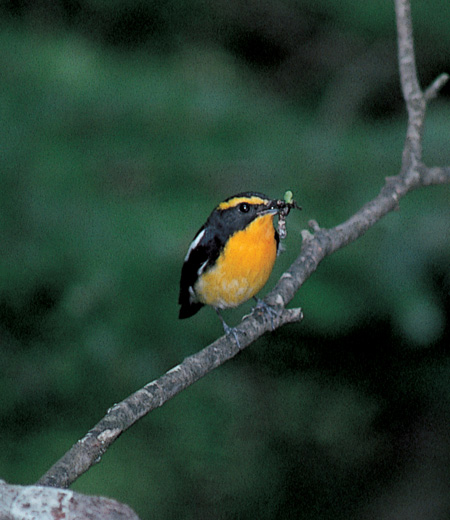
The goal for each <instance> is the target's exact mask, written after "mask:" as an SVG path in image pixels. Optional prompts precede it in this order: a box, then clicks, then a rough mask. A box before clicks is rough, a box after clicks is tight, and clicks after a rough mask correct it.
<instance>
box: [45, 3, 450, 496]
mask: <svg viewBox="0 0 450 520" xmlns="http://www.w3.org/2000/svg"><path fill="white" fill-rule="evenodd" d="M395 10H396V19H397V33H398V60H399V70H400V80H401V85H402V91H403V96H404V98H405V103H406V108H407V112H408V125H407V131H406V140H405V146H404V150H403V155H402V166H401V169H400V172H399V174H398V175H396V176H394V177H388V178H387V179H386V182H385V184H384V186H383V187H382V189H381V191H380V193H379V194H378V196H377V197H375V198H374V199H373V200H371V201H370V202H368V203H367V204H365V205H364V206H363V207H362V208H361V209H360V210H359V211H357V212H356V213H355V214H354V215H353V216H351V217H350V218H349V219H348V220H347V221H345V222H343V223H342V224H339V225H338V226H336V227H334V228H331V229H321V228H320V227H319V225H318V224H317V223H316V222H314V221H312V222H311V223H310V227H311V231H304V232H303V233H302V236H303V244H302V247H301V251H300V254H299V256H298V258H297V259H296V260H295V261H294V263H293V264H292V265H291V266H290V268H289V269H288V270H287V271H286V272H285V273H284V274H283V275H282V276H281V278H280V280H279V281H278V283H277V285H276V286H275V288H274V290H273V291H272V292H271V293H270V294H269V295H268V296H267V297H266V302H267V303H268V304H270V305H272V306H274V307H277V308H278V309H279V311H280V313H279V316H278V317H277V318H275V319H274V327H275V328H277V327H281V326H282V325H285V324H286V323H292V322H295V321H299V320H301V319H302V312H301V310H300V309H286V308H285V307H286V305H287V304H288V303H289V302H290V301H291V299H292V298H293V297H294V294H295V293H296V292H297V291H298V290H299V288H300V287H301V286H302V284H303V283H304V282H305V280H307V279H308V278H309V277H310V276H311V274H312V273H313V272H314V271H315V270H316V269H317V267H318V265H319V263H320V262H321V260H322V259H323V258H325V257H326V256H328V255H330V254H332V253H333V252H334V251H336V250H338V249H340V248H342V247H344V246H346V245H347V244H349V243H351V242H353V241H354V240H356V239H357V238H359V237H361V236H362V235H364V233H365V232H366V231H367V230H368V229H369V228H371V227H372V226H373V225H374V224H376V223H377V222H378V221H379V220H380V219H381V218H382V217H383V216H384V215H386V214H387V213H389V212H390V211H393V210H395V209H397V207H398V205H399V201H400V199H401V198H402V197H404V196H405V195H406V194H407V193H408V192H409V191H411V190H413V189H416V188H419V187H421V186H429V185H432V184H444V183H449V182H450V166H446V167H438V166H434V167H427V166H426V165H424V164H423V163H422V132H423V124H424V121H425V110H426V106H427V102H428V101H429V100H430V99H432V98H434V97H435V96H436V95H437V93H438V91H439V89H440V88H442V86H443V85H444V83H445V82H446V81H447V80H448V75H446V74H443V75H441V76H439V77H438V78H437V79H436V80H435V81H434V82H433V83H432V85H431V86H430V87H428V89H426V90H425V92H423V91H422V90H421V88H420V86H419V82H418V79H417V72H416V64H415V56H414V45H413V37H412V22H411V12H410V11H411V10H410V2H409V0H395ZM270 329H271V323H270V321H268V320H267V319H266V317H265V316H264V315H263V314H261V313H260V312H258V311H255V312H253V313H252V314H251V315H250V316H248V317H246V318H245V319H244V320H243V322H242V323H241V324H240V325H239V327H237V331H238V334H239V340H240V344H241V348H245V347H247V346H248V345H249V344H251V343H253V342H254V341H255V340H256V339H257V338H259V337H260V336H261V335H262V334H264V333H265V332H266V331H268V330H270ZM238 352H239V348H238V346H237V345H236V342H235V341H234V339H233V338H232V337H225V336H224V337H222V338H219V339H218V340H217V341H215V342H214V343H212V344H211V345H209V346H208V347H206V348H204V349H203V350H201V351H200V352H198V353H196V354H194V355H192V356H190V357H188V358H186V359H185V360H184V361H183V362H182V363H180V364H179V365H177V366H176V367H175V368H173V369H172V370H169V371H168V372H167V373H166V374H164V375H163V376H162V377H160V378H159V379H157V380H155V381H152V382H151V383H149V384H147V385H146V386H144V388H142V389H140V390H138V391H137V392H135V393H134V394H132V395H131V396H129V397H128V398H126V399H125V400H124V401H122V402H121V403H118V404H116V405H114V406H113V407H112V408H111V409H110V410H108V412H107V414H106V415H105V417H104V418H103V419H102V420H101V421H100V422H99V423H98V424H97V425H96V426H94V428H92V430H90V431H89V432H88V433H87V434H86V435H85V436H84V437H83V438H82V439H81V440H79V441H78V442H77V443H76V444H75V445H74V446H73V447H72V448H71V449H70V450H69V451H68V452H67V453H66V454H65V455H64V456H63V457H62V458H61V459H60V460H59V461H57V462H56V463H55V465H54V466H53V467H52V468H50V469H49V471H48V472H47V473H46V474H45V475H44V476H43V477H42V478H41V479H40V480H39V484H41V485H45V486H56V487H67V486H69V485H70V484H71V483H72V482H74V481H75V480H76V479H77V478H78V477H79V476H80V475H81V474H82V473H84V472H85V471H87V470H88V469H89V468H90V467H91V466H92V465H93V464H95V463H97V462H99V461H100V459H101V457H102V455H103V454H104V453H105V452H106V450H107V449H108V447H109V446H110V445H111V444H112V443H113V442H114V441H115V440H116V439H117V437H119V435H121V434H122V433H123V432H124V431H125V430H126V429H128V428H129V427H130V426H132V425H133V424H134V423H135V422H136V421H138V420H139V419H140V418H142V417H143V416H145V415H146V414H148V413H149V412H150V411H152V410H154V409H155V408H157V407H159V406H162V405H163V404H164V403H165V402H167V401H168V400H169V399H171V398H172V397H174V396H175V395H177V394H178V393H179V392H181V391H182V390H184V389H185V388H187V387H188V386H190V385H191V384H193V383H195V382H196V381H198V380H199V379H200V378H202V377H203V376H205V375H206V374H208V373H209V372H211V371H212V370H214V369H215V368H217V367H218V366H220V365H221V364H222V363H224V362H225V361H227V360H229V359H231V358H232V357H233V356H235V355H236V354H237V353H238Z"/></svg>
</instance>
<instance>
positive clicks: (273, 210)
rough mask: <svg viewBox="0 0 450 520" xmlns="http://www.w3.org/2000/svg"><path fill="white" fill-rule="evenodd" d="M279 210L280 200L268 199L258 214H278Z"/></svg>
mask: <svg viewBox="0 0 450 520" xmlns="http://www.w3.org/2000/svg"><path fill="white" fill-rule="evenodd" d="M278 212H279V207H278V201H277V200H276V199H274V200H269V201H267V203H266V204H264V205H263V206H261V209H260V210H259V211H258V215H260V216H262V215H276V214H277V213H278Z"/></svg>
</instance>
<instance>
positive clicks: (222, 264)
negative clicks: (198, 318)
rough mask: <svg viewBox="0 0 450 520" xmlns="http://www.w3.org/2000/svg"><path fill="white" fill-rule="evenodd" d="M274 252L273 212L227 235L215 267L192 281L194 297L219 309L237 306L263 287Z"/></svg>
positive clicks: (274, 255)
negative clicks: (193, 282)
mask: <svg viewBox="0 0 450 520" xmlns="http://www.w3.org/2000/svg"><path fill="white" fill-rule="evenodd" d="M276 256H277V245H276V241H275V230H274V227H273V215H265V216H262V217H259V218H257V219H255V220H254V221H253V222H252V223H251V224H250V225H249V226H247V228H246V229H244V230H242V231H238V232H236V233H235V234H234V235H233V236H232V237H231V238H230V239H229V241H228V243H227V245H226V246H225V248H224V250H223V252H222V255H221V256H220V258H219V259H218V260H217V262H216V264H215V265H214V267H213V268H212V269H210V270H209V271H206V272H205V273H204V274H203V275H202V276H201V277H200V279H199V280H198V281H197V283H196V284H195V287H194V291H195V293H196V295H197V298H198V299H199V300H200V301H201V302H202V303H205V304H206V305H212V306H213V307H218V308H219V309H225V308H227V307H237V306H238V305H240V304H241V303H243V302H245V301H247V300H249V299H250V298H252V297H253V296H254V295H255V294H256V293H258V292H259V291H260V290H261V289H262V288H263V287H264V285H265V283H266V282H267V280H268V278H269V276H270V273H271V272H272V269H273V266H274V263H275V259H276Z"/></svg>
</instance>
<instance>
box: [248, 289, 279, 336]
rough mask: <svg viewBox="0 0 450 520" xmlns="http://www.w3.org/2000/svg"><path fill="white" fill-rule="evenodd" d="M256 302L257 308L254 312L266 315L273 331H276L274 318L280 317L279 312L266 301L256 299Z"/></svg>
mask: <svg viewBox="0 0 450 520" xmlns="http://www.w3.org/2000/svg"><path fill="white" fill-rule="evenodd" d="M254 299H255V300H256V307H254V309H253V310H254V311H259V312H261V313H262V314H265V315H266V317H267V318H269V319H270V325H271V327H272V330H275V325H274V322H273V320H274V318H277V317H278V311H277V309H275V308H274V307H271V306H270V305H269V304H267V303H266V302H265V301H263V300H260V299H259V298H256V297H254Z"/></svg>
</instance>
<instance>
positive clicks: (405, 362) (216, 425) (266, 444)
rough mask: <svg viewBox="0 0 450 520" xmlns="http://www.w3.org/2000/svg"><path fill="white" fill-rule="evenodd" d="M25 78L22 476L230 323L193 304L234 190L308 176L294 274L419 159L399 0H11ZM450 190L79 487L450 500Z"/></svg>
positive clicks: (324, 278)
mask: <svg viewBox="0 0 450 520" xmlns="http://www.w3.org/2000/svg"><path fill="white" fill-rule="evenodd" d="M413 16H414V29H415V36H416V42H415V43H416V49H417V60H418V66H419V70H420V79H421V82H422V84H423V85H428V84H429V83H430V82H431V81H432V80H433V79H434V78H435V77H436V76H437V75H438V74H439V73H441V72H443V71H447V72H450V7H449V3H448V0H432V1H431V2H425V1H423V0H416V1H414V0H413ZM0 78H1V80H0V121H1V132H0V151H1V153H0V204H1V208H0V244H1V256H0V366H1V370H0V395H1V397H0V477H1V478H4V479H6V480H7V481H9V482H11V483H20V484H27V483H33V482H35V481H36V480H37V479H38V478H39V477H40V476H41V475H42V474H43V473H44V472H45V471H46V470H47V469H48V468H49V467H50V466H51V465H52V464H53V463H54V462H55V461H56V460H57V459H58V458H59V457H60V456H62V455H63V453H64V452H65V451H66V450H67V449H69V448H70V446H71V445H72V444H73V443H74V442H76V441H77V439H79V438H80V437H81V436H83V435H84V434H85V433H86V432H87V431H88V430H89V429H90V428H91V427H92V426H93V425H94V424H95V423H96V422H97V421H98V420H99V419H100V418H101V417H102V416H103V415H104V413H105V412H106V410H107V409H108V407H110V406H111V405H112V404H113V403H115V402H118V401H120V400H122V399H123V398H125V397H126V396H127V395H129V394H130V393H132V392H133V391H135V390H136V389H138V388H140V387H141V386H142V385H144V384H145V383H146V382H148V381H150V380H152V379H154V378H156V377H158V376H160V375H161V374H162V373H164V372H165V371H166V370H168V369H169V368H171V367H173V366H174V365H175V364H177V363H178V362H180V361H181V360H182V359H183V358H184V357H186V356H187V355H189V354H192V353H194V352H196V351H198V350H200V349H201V348H202V347H204V346H205V345H207V344H208V343H210V342H211V341H213V340H214V339H215V338H216V337H218V336H219V335H221V334H222V328H221V325H220V322H219V320H218V319H217V317H216V316H215V313H214V312H213V311H212V310H210V309H203V310H202V311H201V312H200V313H199V314H198V315H196V316H195V317H193V318H191V319H190V320H186V321H179V320H178V319H177V313H178V306H177V296H178V282H179V275H180V269H181V264H182V261H183V258H184V255H185V252H186V250H187V247H188V246H189V243H190V241H191V239H192V238H193V236H194V234H195V232H196V231H197V229H198V228H199V227H200V225H201V224H202V223H203V221H204V220H205V218H206V217H207V215H208V214H209V212H210V211H211V210H212V209H213V207H214V206H215V205H216V204H217V203H218V202H220V201H221V200H223V199H224V198H225V197H227V196H230V195H232V194H234V193H237V192H239V191H243V190H256V191H262V192H264V193H267V194H268V195H269V196H272V197H281V196H282V195H283V193H284V191H285V190H286V189H288V188H289V189H292V190H293V191H294V194H295V196H296V199H297V200H298V201H299V203H300V204H301V205H302V206H303V211H302V212H301V213H300V212H298V213H292V214H291V215H290V217H289V219H288V238H287V240H286V252H285V253H284V254H283V255H282V256H281V257H280V258H279V260H278V264H277V268H276V270H275V272H274V274H273V277H272V278H271V281H270V282H269V284H268V286H267V288H266V290H268V289H269V288H270V287H271V286H273V284H274V282H275V281H276V279H277V276H279V275H280V274H281V273H282V272H283V270H284V269H286V268H287V267H288V266H289V265H290V263H291V262H292V261H293V260H294V258H295V257H296V255H297V254H298V252H299V248H300V244H301V239H300V231H301V230H302V229H304V228H306V227H307V222H308V220H309V219H312V218H314V219H316V220H317V221H318V222H319V224H320V225H322V226H325V227H331V226H334V225H336V224H338V223H340V222H342V221H343V220H344V219H346V218H348V217H349V216H350V215H351V214H352V213H354V212H355V211H356V210H357V209H358V208H359V207H360V206H361V205H362V204H363V203H364V202H366V201H367V200H369V199H371V198H373V197H374V196H375V195H376V194H377V193H378V191H379V189H380V188H381V186H382V184H383V182H384V178H385V177H386V176H390V175H395V174H397V173H398V171H399V166H400V159H401V149H402V144H403V139H404V134H405V124H406V116H405V109H404V105H403V102H402V99H401V94H400V88H399V81H398V75H397V64H396V33H395V16H394V8H393V2H386V1H380V0H377V1H375V2H359V3H358V2H354V1H350V0H314V1H312V0H291V1H274V0H273V1H264V2H261V1H257V0H250V1H248V0H247V1H245V2H244V1H242V0H239V1H238V0H231V1H230V0H227V1H224V0H218V1H216V2H214V3H211V4H210V5H208V4H207V3H205V2H200V1H196V0H185V1H180V0H178V1H174V0H167V1H161V2H151V1H147V2H143V1H138V0H122V1H109V2H107V1H104V0H57V1H52V2H50V1H48V0H10V1H4V2H2V3H1V6H0ZM449 95H450V88H449V87H448V86H447V87H446V88H444V90H443V91H442V95H441V96H440V97H439V99H437V100H436V101H433V103H432V104H431V105H430V107H429V111H428V118H427V122H426V135H425V140H424V153H425V161H426V162H427V164H429V165H445V164H447V165H448V164H450V147H449V139H450V124H449V121H450V99H449ZM449 203H450V194H449V187H448V186H438V187H431V188H426V189H421V190H417V191H416V192H414V193H411V194H410V195H408V197H407V198H406V199H404V200H402V201H401V204H400V211H398V212H395V213H392V214H390V215H388V216H387V217H386V218H384V219H383V220H382V221H381V222H380V223H378V224H377V225H376V227H375V228H374V229H372V230H370V231H369V232H368V233H367V234H366V236H365V237H363V238H362V239H360V240H358V241H357V242H356V243H354V244H352V245H351V246H349V247H347V248H345V249H344V250H342V251H340V252H338V253H336V254H334V255H333V256H332V257H331V258H328V259H326V260H325V261H324V262H323V264H322V265H321V266H320V267H319V269H318V271H317V272H316V273H315V274H314V275H313V276H312V277H311V279H310V280H308V281H307V283H306V284H305V286H304V287H303V288H302V289H301V291H300V292H299V293H298V294H297V296H296V298H295V300H294V301H293V302H292V304H293V305H301V306H302V307H303V309H304V314H305V318H304V321H303V322H302V323H301V324H299V325H292V326H287V327H285V328H283V329H282V330H278V331H276V332H274V333H271V334H267V335H266V336H264V338H262V339H261V340H259V341H258V342H257V343H255V344H254V345H252V346H251V347H250V348H249V349H247V350H245V351H244V352H242V353H241V354H240V355H238V356H237V357H236V358H235V359H233V360H232V361H231V362H229V363H227V364H226V365H225V366H223V367H221V368H219V369H218V370H216V371H214V373H212V374H210V375H209V376H208V377H206V378H205V379H203V380H202V381H200V382H198V383H197V384H195V385H194V386H193V387H191V388H189V389H188V390H187V391H185V392H183V393H182V394H181V395H179V396H178V397H176V398H175V399H174V400H173V401H171V402H169V403H167V404H166V405H165V406H164V407H163V408H161V409H158V410H156V411H155V412H154V413H152V414H151V415H149V416H147V417H146V418H144V419H143V420H141V421H140V422H139V423H138V424H137V425H135V426H134V427H133V428H132V429H131V430H130V431H128V432H127V433H125V434H124V435H123V436H122V437H121V438H120V439H119V440H118V441H117V442H116V444H115V445H114V446H113V447H112V448H111V449H110V450H109V451H108V453H107V454H106V455H105V457H104V458H103V460H102V462H101V463H100V464H98V465H97V466H95V467H94V468H92V469H91V470H90V471H89V472H88V473H87V474H86V475H84V476H83V477H81V478H80V479H79V480H78V481H77V482H76V483H75V484H74V485H73V489H74V490H78V491H81V492H84V493H88V494H96V495H107V496H110V497H113V498H116V499H117V500H120V501H123V502H126V503H127V504H129V505H130V506H131V507H133V508H134V509H135V510H136V512H137V513H138V514H139V515H140V516H141V518H143V519H149V518H164V519H177V518H185V519H210V518H227V519H228V518H236V519H237V518H239V519H255V518H258V519H287V518H298V519H320V520H323V519H325V520H326V519H350V518H377V519H378V518H380V519H384V518H386V519H388V518H389V519H391V518H400V517H402V518H403V517H408V518H413V517H414V518H416V519H417V518H419V519H425V518H430V519H431V518H433V519H440V518H448V515H449V514H450V503H449V499H448V496H449V495H448V491H449V486H450V469H449V468H450V465H449V463H450V441H449V438H450V437H449V431H448V425H449V419H450V417H449V404H450V357H449V338H450V327H449V319H448V318H449V312H450V297H449V292H450V269H449V267H450V236H449V234H450V209H449ZM250 307H251V305H250V304H247V305H244V306H242V307H241V308H239V309H238V310H236V311H229V312H227V313H226V318H227V320H228V322H230V323H232V324H234V323H238V322H239V320H240V317H241V316H242V315H243V314H245V313H246V312H248V310H249V309H250ZM405 511H407V512H409V514H406V516H405ZM402 515H403V516H402Z"/></svg>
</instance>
